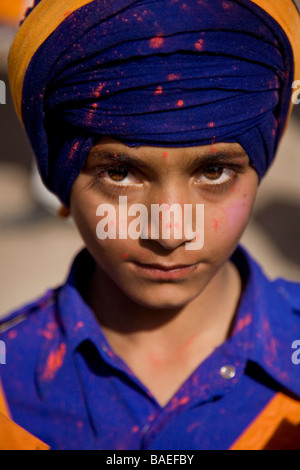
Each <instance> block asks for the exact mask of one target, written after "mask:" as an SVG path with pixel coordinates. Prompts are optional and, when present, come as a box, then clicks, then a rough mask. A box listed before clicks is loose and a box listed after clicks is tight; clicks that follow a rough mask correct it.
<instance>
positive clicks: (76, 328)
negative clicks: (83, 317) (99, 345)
mask: <svg viewBox="0 0 300 470" xmlns="http://www.w3.org/2000/svg"><path fill="white" fill-rule="evenodd" d="M83 327H84V323H83V321H79V322H78V323H77V324H76V325H75V327H74V330H75V331H78V330H80V329H81V328H83Z"/></svg>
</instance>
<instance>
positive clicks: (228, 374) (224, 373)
mask: <svg viewBox="0 0 300 470" xmlns="http://www.w3.org/2000/svg"><path fill="white" fill-rule="evenodd" d="M235 374H236V368H235V367H234V366H223V367H221V369H220V375H221V377H223V379H226V380H230V379H233V378H234V377H235Z"/></svg>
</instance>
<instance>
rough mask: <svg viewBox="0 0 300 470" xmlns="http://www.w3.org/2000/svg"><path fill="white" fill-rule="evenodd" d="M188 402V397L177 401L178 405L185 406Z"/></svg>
mask: <svg viewBox="0 0 300 470" xmlns="http://www.w3.org/2000/svg"><path fill="white" fill-rule="evenodd" d="M189 401H190V398H189V397H183V398H181V399H180V400H179V405H185V404H186V403H188V402H189Z"/></svg>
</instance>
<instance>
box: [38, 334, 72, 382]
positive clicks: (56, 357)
mask: <svg viewBox="0 0 300 470" xmlns="http://www.w3.org/2000/svg"><path fill="white" fill-rule="evenodd" d="M66 350H67V347H66V344H65V343H62V344H60V346H59V348H58V349H57V350H56V351H52V352H51V353H50V354H49V356H48V359H47V364H46V368H45V370H44V373H43V375H42V380H53V379H54V377H55V375H56V374H57V371H58V370H59V369H60V368H61V366H62V365H63V362H64V358H65V355H66Z"/></svg>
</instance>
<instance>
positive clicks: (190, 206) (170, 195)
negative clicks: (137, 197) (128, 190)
mask: <svg viewBox="0 0 300 470" xmlns="http://www.w3.org/2000/svg"><path fill="white" fill-rule="evenodd" d="M178 189H180V188H174V190H173V191H169V192H167V193H166V192H164V193H159V192H157V194H156V197H155V198H154V199H152V201H154V202H152V203H151V204H150V207H148V213H149V214H150V219H149V224H148V227H147V229H148V237H147V238H148V239H150V240H156V241H157V243H159V244H160V245H161V246H162V247H163V248H164V249H166V250H170V251H171V250H174V249H176V248H177V247H179V246H180V245H182V244H186V243H189V242H192V241H194V240H195V238H197V237H199V233H198V231H197V230H199V228H198V227H197V224H196V223H195V222H196V220H195V217H194V216H195V215H196V210H195V203H193V201H192V199H191V197H190V196H189V195H188V194H186V192H185V193H183V191H182V190H178ZM149 199H150V198H149ZM150 200H151V199H150ZM157 201H158V202H157ZM202 225H203V224H202ZM195 229H196V230H195Z"/></svg>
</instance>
